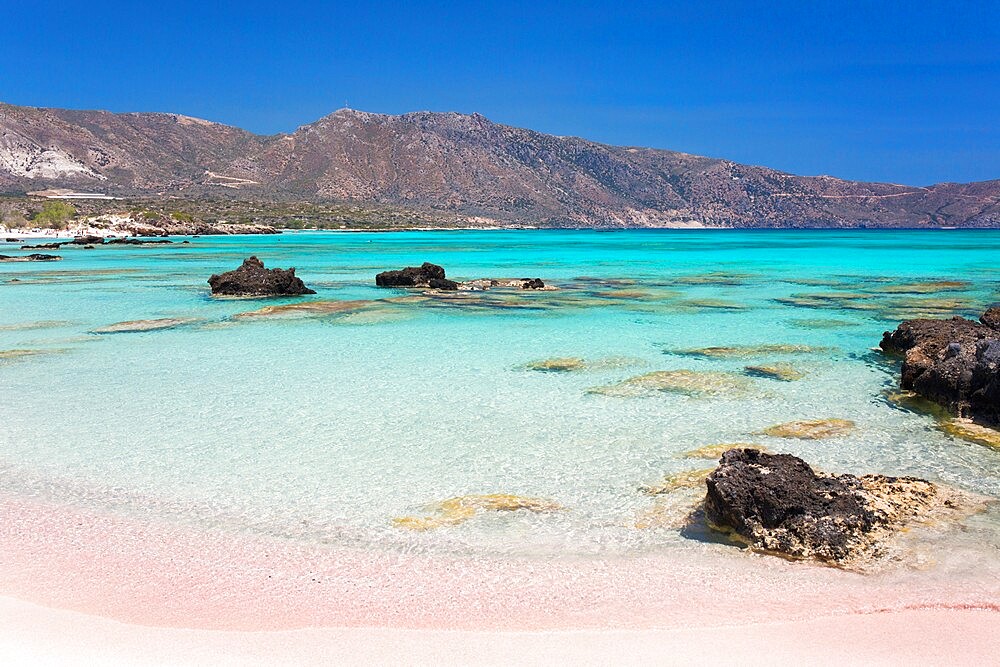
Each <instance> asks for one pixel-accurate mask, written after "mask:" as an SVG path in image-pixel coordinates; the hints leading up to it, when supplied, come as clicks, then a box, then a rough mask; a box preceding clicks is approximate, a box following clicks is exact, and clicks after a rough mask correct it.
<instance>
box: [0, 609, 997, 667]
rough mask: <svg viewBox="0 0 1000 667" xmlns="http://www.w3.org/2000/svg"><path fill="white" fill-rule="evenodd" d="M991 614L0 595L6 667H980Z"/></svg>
mask: <svg viewBox="0 0 1000 667" xmlns="http://www.w3.org/2000/svg"><path fill="white" fill-rule="evenodd" d="M998 620H1000V614H998V613H997V612H992V611H983V610H941V609H920V610H906V611H900V612H887V613H876V614H861V615H858V614H855V615H848V616H840V617H829V618H817V619H812V620H806V621H794V622H782V623H764V624H753V625H731V626H720V627H692V628H683V629H673V630H587V631H572V630H570V631H555V632H551V631H550V632H470V631H441V630H437V631H434V630H405V629H392V628H335V627H331V628H308V629H302V630H291V631H272V632H266V631H265V632H224V631H210V630H185V629H177V628H163V627H149V626H138V625H127V624H124V623H120V622H117V621H113V620H110V619H106V618H101V617H98V616H89V615H86V614H81V613H78V612H70V611H62V610H56V609H49V608H46V607H40V606H38V605H34V604H30V603H27V602H23V601H20V600H16V599H14V598H9V597H0V662H2V663H3V664H5V665H48V664H52V665H55V664H67V663H68V662H70V663H72V664H75V665H119V664H121V665H177V664H185V665H265V664H266V665H273V664H298V665H303V664H338V665H364V664H368V665H371V664H406V665H465V664H477V665H512V664H517V665H551V664H577V665H607V664H617V665H649V664H718V663H719V662H720V661H727V660H728V661H737V662H738V663H739V664H746V665H757V664H759V665H775V664H795V663H798V664H802V663H806V664H811V665H827V664H829V665H843V664H868V665H907V664H922V665H946V664H958V663H961V664H989V663H990V662H992V661H993V660H994V659H995V658H996V655H997V653H998V651H1000V634H998V633H996V632H995V629H996V624H997V621H998Z"/></svg>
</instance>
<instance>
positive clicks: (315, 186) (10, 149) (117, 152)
mask: <svg viewBox="0 0 1000 667" xmlns="http://www.w3.org/2000/svg"><path fill="white" fill-rule="evenodd" d="M53 187H63V188H71V189H74V190H78V191H97V192H104V193H109V194H115V195H122V196H130V195H132V196H138V195H142V196H149V195H155V194H164V195H178V196H185V197H209V196H211V197H219V196H227V197H232V198H239V199H246V200H306V201H342V202H368V203H379V204H391V205H398V206H405V207H409V208H413V209H418V210H419V209H423V210H434V211H436V212H438V213H442V212H449V213H450V212H454V213H455V215H456V217H458V216H461V217H463V218H468V217H470V216H481V217H483V218H489V219H491V220H495V221H498V222H502V223H522V224H530V225H541V226H545V225H550V226H597V227H612V226H615V227H617V226H663V227H665V226H682V225H709V226H732V227H786V226H787V227H821V226H822V227H830V226H834V227H839V226H851V227H853V226H869V227H921V226H959V227H992V226H1000V180H993V181H982V182H978V183H968V184H956V183H943V184H939V185H931V186H927V187H916V186H904V185H895V184H887V183H863V182H857V181H846V180H841V179H837V178H832V177H828V176H794V175H791V174H787V173H783V172H780V171H775V170H773V169H768V168H766V167H756V166H748V165H742V164H737V163H734V162H731V161H729V160H723V159H717V158H708V157H699V156H696V155H689V154H686V153H678V152H674V151H667V150H658V149H652V148H635V147H618V146H608V145H604V144H599V143H594V142H591V141H586V140H584V139H579V138H576V137H556V136H551V135H546V134H541V133H538V132H533V131H531V130H524V129H519V128H514V127H508V126H505V125H499V124H496V123H493V122H490V121H489V120H487V119H486V118H484V117H482V116H480V115H478V114H473V115H463V114H457V113H429V112H421V113H409V114H404V115H401V116H390V115H383V114H373V113H365V112H360V111H353V110H349V109H342V110H340V111H337V112H335V113H333V114H330V115H329V116H326V117H324V118H322V119H320V120H318V121H316V122H315V123H311V124H309V125H304V126H302V127H300V128H299V129H297V130H296V131H295V132H292V133H291V134H279V135H273V136H261V135H255V134H253V133H250V132H247V131H245V130H241V129H239V128H235V127H230V126H227V125H221V124H218V123H212V122H209V121H204V120H199V119H195V118H189V117H186V116H180V115H176V114H160V113H121V114H116V113H109V112H106V111H71V110H64V109H40V108H33V107H19V106H12V105H0V192H9V193H19V192H26V191H32V190H40V189H44V188H53Z"/></svg>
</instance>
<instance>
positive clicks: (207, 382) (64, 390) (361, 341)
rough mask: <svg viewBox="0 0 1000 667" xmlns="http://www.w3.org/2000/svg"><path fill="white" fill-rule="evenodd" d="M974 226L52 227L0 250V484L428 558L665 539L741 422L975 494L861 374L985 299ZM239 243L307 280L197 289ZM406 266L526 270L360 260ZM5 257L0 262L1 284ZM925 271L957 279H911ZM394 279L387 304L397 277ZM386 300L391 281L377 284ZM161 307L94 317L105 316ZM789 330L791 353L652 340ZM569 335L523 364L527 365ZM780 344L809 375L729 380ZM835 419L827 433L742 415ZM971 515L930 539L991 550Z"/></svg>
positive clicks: (972, 462)
mask: <svg viewBox="0 0 1000 667" xmlns="http://www.w3.org/2000/svg"><path fill="white" fill-rule="evenodd" d="M8 251H9V248H8V250H0V252H8ZM998 251H1000V233H996V232H990V231H933V232H931V231H902V232H887V231H878V232H876V231H851V232H822V231H788V232H782V231H767V232H736V231H686V230H685V231H625V232H612V233H602V232H592V231H499V232H492V231H491V232H485V231H484V232H479V231H456V232H405V233H391V234H389V233H387V234H369V233H363V234H362V233H292V234H283V235H280V236H258V237H202V238H195V239H191V243H190V244H189V245H180V244H174V245H171V246H152V247H148V248H136V247H107V248H98V249H95V250H82V249H77V248H64V249H63V250H62V251H61V253H60V254H62V255H63V256H64V260H63V261H62V262H59V263H51V264H41V263H38V264H21V263H19V264H0V305H2V307H0V350H33V351H41V352H46V353H44V354H37V355H32V356H23V357H18V358H6V359H0V378H2V382H3V394H2V396H3V400H2V404H0V408H2V414H3V428H2V429H0V484H2V485H3V488H4V489H5V490H6V491H8V492H11V493H15V494H22V495H26V496H30V497H33V498H38V499H42V500H50V501H55V502H62V503H72V504H81V505H86V506H88V507H97V508H100V509H106V510H109V511H115V512H123V513H129V514H136V515H142V516H152V517H156V518H163V519H166V520H169V521H180V522H185V523H190V524H195V525H199V526H206V527H209V526H210V527H225V528H228V529H235V530H240V531H250V532H259V533H264V534H268V535H278V536H284V537H288V538H290V539H294V540H304V541H308V542H321V543H329V544H355V545H364V546H369V547H374V548H385V549H407V550H416V551H435V550H442V551H448V552H454V553H512V554H529V555H530V554H548V553H554V552H559V553H564V554H583V555H586V554H626V553H633V552H648V551H656V550H670V549H686V548H688V547H689V545H690V543H691V542H692V541H691V540H690V539H689V538H686V537H684V536H682V535H681V534H680V533H678V532H677V531H676V530H673V529H666V528H664V529H655V530H638V529H636V528H635V523H636V517H637V516H642V515H643V513H644V512H648V511H649V510H650V508H651V507H652V506H653V504H654V501H653V500H652V499H651V498H649V497H648V496H646V495H644V494H642V493H640V492H639V490H638V489H639V487H641V486H642V485H644V484H654V483H656V482H657V481H659V480H660V479H662V478H663V476H664V475H665V474H670V473H674V472H680V471H684V470H691V469H697V468H705V467H710V466H711V465H712V461H710V460H696V459H686V458H683V457H681V456H680V454H681V453H682V452H685V451H687V450H691V449H694V448H697V447H700V446H703V445H708V444H713V443H720V442H757V443H761V444H765V445H767V446H768V447H769V448H771V449H772V450H774V451H781V452H789V453H792V454H796V455H799V456H802V457H803V458H805V459H806V460H808V461H809V462H810V463H812V464H814V465H815V466H817V467H819V468H822V469H825V470H831V471H844V472H848V471H849V472H857V473H862V472H883V473H889V474H911V475H918V476H921V477H926V478H929V479H932V480H936V481H941V482H946V483H949V484H954V485H957V486H959V487H962V488H965V489H968V490H970V491H975V492H978V493H981V494H985V495H987V496H992V497H1000V452H998V451H996V450H992V449H989V448H987V447H983V446H979V445H975V444H970V443H966V442H963V441H959V440H955V439H953V438H951V437H949V436H946V435H944V434H943V433H941V432H940V431H938V430H937V429H936V428H935V426H934V421H933V420H932V419H931V418H929V417H927V416H924V415H919V414H915V413H912V412H907V411H904V410H901V409H898V408H896V407H893V406H892V405H891V404H890V403H889V402H887V401H886V400H885V397H884V394H885V392H886V391H888V390H891V389H892V388H894V387H895V386H896V369H895V368H894V367H893V366H892V364H891V363H890V362H887V361H886V360H885V359H884V358H882V357H881V356H880V355H878V354H876V353H873V352H872V351H871V348H873V347H875V346H877V344H878V342H879V340H880V337H881V334H882V332H883V331H884V330H886V329H891V328H893V327H895V325H896V324H897V323H898V321H899V319H900V318H902V317H909V316H913V315H918V314H921V313H929V314H932V315H934V316H945V315H950V314H961V315H967V316H976V315H978V313H980V312H981V311H982V310H983V309H984V308H985V307H986V306H987V305H988V304H990V303H993V302H996V301H1000V268H998V267H997V265H996V258H997V256H998ZM249 254H256V255H257V256H259V257H260V258H261V259H262V260H263V261H264V262H265V264H266V265H267V266H281V267H286V266H295V267H296V268H297V269H298V275H300V276H301V277H302V278H303V279H304V280H305V282H306V283H307V284H308V285H310V286H312V287H313V288H315V289H316V290H317V292H318V294H317V295H315V296H312V297H304V298H302V299H282V300H263V301H261V300H240V299H216V298H213V297H211V296H210V295H209V292H208V285H207V283H206V279H207V278H208V276H209V275H210V274H212V273H217V272H221V271H224V270H228V269H231V268H235V266H237V265H238V264H239V262H240V261H241V260H242V259H243V258H244V257H246V256H247V255H249ZM422 261H432V262H435V263H438V264H441V265H443V266H445V267H446V269H447V270H448V275H449V277H453V278H456V279H471V278H477V277H525V276H531V277H535V276H537V277H541V278H542V279H544V280H545V281H546V282H548V283H550V284H552V285H555V286H558V287H559V288H560V289H559V290H558V291H553V292H540V293H510V292H507V293H504V292H491V293H489V294H487V295H485V296H484V295H466V297H464V299H465V300H462V301H455V300H454V299H441V298H432V299H430V300H420V299H419V298H415V297H413V296H412V295H409V293H407V292H405V291H403V290H379V289H377V288H375V287H374V280H373V277H374V274H375V273H377V272H378V271H381V270H384V269H388V268H398V267H400V266H404V265H412V264H417V263H420V262H422ZM15 278H16V279H17V280H16V281H13V279H15ZM928 281H968V283H969V284H968V285H964V284H947V285H937V286H928V285H922V284H917V285H913V283H925V282H928ZM396 297H404V298H402V299H396ZM386 299H394V300H393V301H386ZM326 300H356V301H360V302H362V303H358V304H355V307H354V308H352V309H350V310H347V311H343V312H336V313H332V314H321V315H311V316H299V317H257V318H238V317H234V316H236V315H238V314H240V313H245V312H247V311H252V310H255V309H259V308H262V307H264V306H269V305H281V304H291V303H301V302H305V301H326ZM168 317H169V318H184V319H190V320H191V322H190V323H189V324H187V325H186V326H181V327H177V328H173V329H167V330H161V331H148V332H140V333H119V334H95V333H92V331H93V330H95V329H98V328H100V327H104V326H107V325H110V324H114V323H116V322H122V321H128V320H140V319H152V318H168ZM760 344H793V345H800V346H811V347H813V348H817V349H815V350H813V351H810V352H805V353H798V354H781V353H777V354H776V353H761V354H755V355H749V356H747V357H745V358H702V357H697V356H691V355H686V354H677V352H678V351H683V350H686V349H690V348H702V347H706V346H717V345H724V346H731V345H760ZM556 357H579V358H582V359H584V360H587V361H589V362H592V367H590V368H586V369H584V370H581V371H578V372H569V373H546V372H538V371H534V370H528V369H526V368H525V364H527V363H529V362H532V361H537V360H542V359H547V358H556ZM773 362H787V363H791V364H793V365H794V366H795V367H796V368H797V369H799V370H801V371H802V372H804V373H805V374H806V375H805V377H804V378H803V379H801V380H798V381H795V382H779V381H775V380H769V379H763V378H750V377H747V376H745V375H743V374H742V373H743V368H744V367H745V366H746V365H749V364H766V363H773ZM675 369H683V370H690V371H695V372H702V371H724V372H730V373H733V374H735V375H734V376H733V377H734V378H736V381H738V382H745V383H746V384H747V386H746V387H745V388H744V389H743V390H742V391H736V392H732V393H722V394H718V395H709V396H689V395H684V394H678V393H665V392H655V391H654V392H648V393H646V394H643V395H636V396H607V395H601V394H595V393H592V392H589V391H588V390H590V389H592V388H595V387H602V386H608V385H611V384H614V383H616V382H620V381H622V380H625V379H627V378H629V377H634V376H637V375H640V374H643V373H647V372H651V371H659V370H675ZM831 417H832V418H843V419H850V420H853V421H855V422H856V423H857V430H856V431H855V432H854V433H852V434H850V435H848V436H846V437H843V438H838V439H831V440H788V439H778V438H772V437H767V436H762V435H759V434H758V433H757V432H759V431H760V430H761V429H763V428H765V427H767V426H770V425H772V424H775V423H779V422H785V421H789V420H793V419H812V418H831ZM483 493H512V494H520V495H526V496H532V497H540V498H547V499H552V500H554V501H556V502H558V503H559V504H561V505H562V506H564V507H565V508H566V510H565V511H563V512H558V513H554V514H538V515H533V514H528V515H526V516H524V514H525V513H523V512H519V513H514V514H499V515H493V514H484V515H482V516H477V517H475V518H474V519H472V520H470V521H468V522H466V523H462V524H461V525H455V526H447V527H444V528H441V529H438V530H433V531H427V532H423V533H418V532H411V531H406V530H402V529H400V528H397V527H395V526H394V525H393V523H392V519H393V518H394V517H400V516H409V515H417V516H422V515H425V514H428V510H427V508H426V506H427V505H428V504H430V503H433V502H435V501H440V500H443V499H447V498H450V497H454V496H460V495H464V494H483ZM998 526H1000V520H998V516H997V512H996V510H995V509H993V510H991V511H989V512H987V513H986V514H984V515H981V516H979V517H976V518H974V519H972V520H970V522H969V524H968V526H967V527H966V529H965V530H962V531H952V532H950V533H948V534H947V535H944V536H941V537H940V539H942V540H946V541H948V543H949V544H960V545H962V548H964V549H968V550H969V553H970V554H973V556H974V557H973V558H972V560H969V561H967V563H968V565H969V566H970V567H973V563H978V565H975V567H979V566H981V565H982V563H983V562H987V563H992V564H993V565H996V561H997V544H998V543H1000V539H998V536H1000V528H998Z"/></svg>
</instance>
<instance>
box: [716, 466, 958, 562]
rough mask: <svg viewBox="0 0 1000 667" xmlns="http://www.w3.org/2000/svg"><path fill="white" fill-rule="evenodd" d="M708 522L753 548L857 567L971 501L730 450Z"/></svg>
mask: <svg viewBox="0 0 1000 667" xmlns="http://www.w3.org/2000/svg"><path fill="white" fill-rule="evenodd" d="M705 483H706V486H707V487H708V493H707V494H706V496H705V504H704V508H705V518H706V520H707V521H708V524H709V525H710V526H711V527H713V528H715V529H717V530H720V531H723V532H725V533H728V534H730V535H732V536H734V537H736V538H737V539H739V540H740V541H743V542H746V543H748V544H749V545H750V546H751V547H753V548H755V549H758V550H761V551H765V552H769V553H777V554H780V555H784V556H789V557H792V558H808V559H814V560H819V561H823V562H827V563H831V564H834V565H840V566H855V565H858V564H860V563H862V562H864V561H866V560H868V559H870V558H872V557H875V556H878V555H879V554H880V553H881V552H882V551H883V550H884V548H885V546H886V543H887V541H888V540H890V539H891V538H892V537H893V535H894V534H895V533H896V532H897V531H899V530H900V529H901V528H903V527H904V526H906V525H907V524H908V523H910V522H912V521H915V520H921V519H924V520H926V519H928V518H929V517H931V516H932V515H933V513H935V512H936V511H940V510H944V509H947V510H954V509H959V508H960V507H961V506H962V505H972V503H971V499H964V500H963V498H962V495H961V494H958V492H954V491H951V490H948V489H944V488H942V487H938V486H936V485H935V484H932V483H930V482H927V481H925V480H921V479H916V478H913V477H886V476H884V475H861V476H855V475H829V474H823V473H816V472H814V471H813V469H812V468H810V467H809V464H807V463H806V462H805V461H803V460H802V459H800V458H797V457H795V456H791V455H790V454H766V453H763V452H760V451H757V450H755V449H731V450H729V451H727V452H726V453H725V454H723V455H722V459H721V461H720V463H719V467H718V468H716V470H715V471H714V472H712V474H711V475H709V476H708V478H707V479H706V480H705Z"/></svg>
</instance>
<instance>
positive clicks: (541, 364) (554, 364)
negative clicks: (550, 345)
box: [526, 357, 586, 373]
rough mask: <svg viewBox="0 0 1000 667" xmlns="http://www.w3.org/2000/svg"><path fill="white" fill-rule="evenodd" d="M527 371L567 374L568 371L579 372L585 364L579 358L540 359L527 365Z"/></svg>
mask: <svg viewBox="0 0 1000 667" xmlns="http://www.w3.org/2000/svg"><path fill="white" fill-rule="evenodd" d="M526 367H527V369H528V370H532V371H543V372H547V373H567V372H570V371H580V370H583V369H584V368H586V362H585V361H584V360H583V359H581V358H579V357H560V358H556V359H542V360H541V361H532V362H531V363H529V364H527V366H526Z"/></svg>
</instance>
